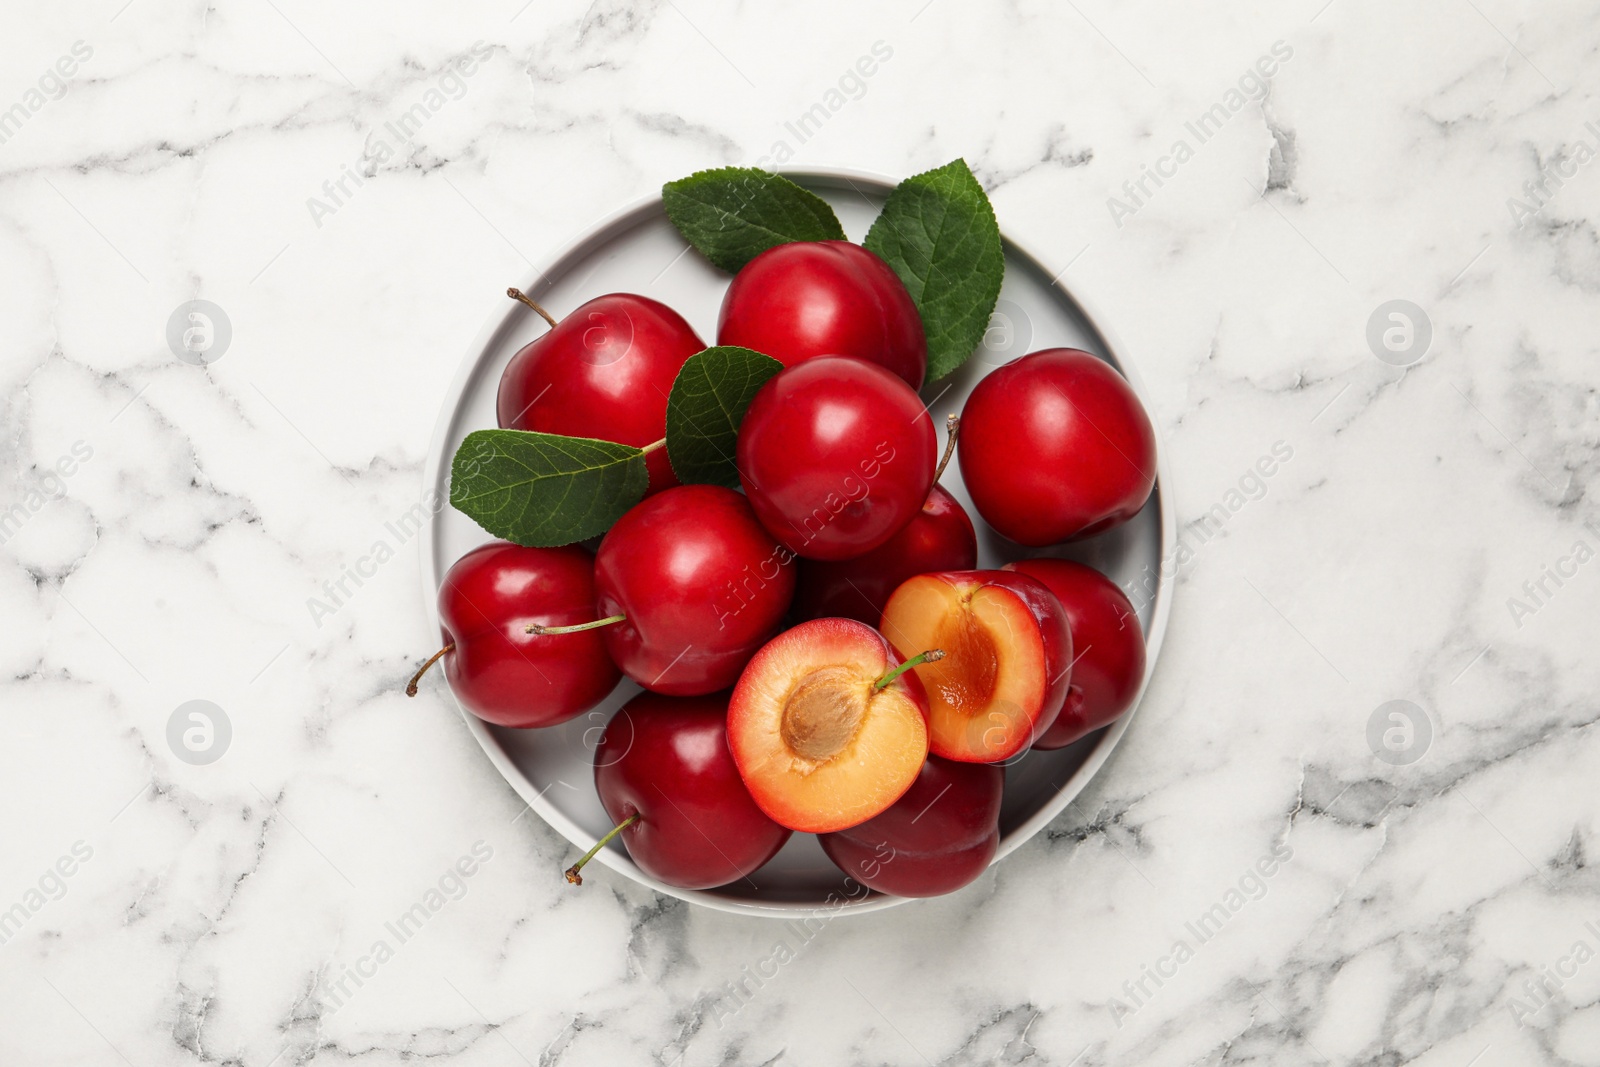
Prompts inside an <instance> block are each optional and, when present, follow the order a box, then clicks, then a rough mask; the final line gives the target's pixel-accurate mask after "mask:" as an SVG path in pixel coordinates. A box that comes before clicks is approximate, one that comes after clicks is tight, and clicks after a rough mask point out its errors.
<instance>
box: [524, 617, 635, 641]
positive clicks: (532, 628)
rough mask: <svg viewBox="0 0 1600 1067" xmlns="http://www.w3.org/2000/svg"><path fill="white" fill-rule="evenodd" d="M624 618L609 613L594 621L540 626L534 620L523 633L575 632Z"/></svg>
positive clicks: (608, 624) (595, 627) (609, 623)
mask: <svg viewBox="0 0 1600 1067" xmlns="http://www.w3.org/2000/svg"><path fill="white" fill-rule="evenodd" d="M626 618H627V616H626V615H609V616H607V617H606V618H604V619H596V620H594V622H575V623H573V624H572V625H571V626H540V625H539V624H538V623H536V622H530V623H529V624H528V625H527V628H526V629H524V630H523V633H530V634H539V635H541V636H544V635H551V634H575V633H578V632H579V631H581V630H594V629H598V628H599V627H601V626H610V625H611V624H612V623H614V622H621V621H622V620H623V619H626Z"/></svg>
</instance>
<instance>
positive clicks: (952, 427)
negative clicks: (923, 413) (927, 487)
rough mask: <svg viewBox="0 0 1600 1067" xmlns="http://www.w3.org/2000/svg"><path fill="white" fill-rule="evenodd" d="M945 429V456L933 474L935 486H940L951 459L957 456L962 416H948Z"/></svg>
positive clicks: (941, 458) (940, 459)
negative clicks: (957, 441)
mask: <svg viewBox="0 0 1600 1067" xmlns="http://www.w3.org/2000/svg"><path fill="white" fill-rule="evenodd" d="M944 428H945V432H946V434H947V436H946V437H945V441H944V455H943V456H941V457H940V458H939V469H938V470H936V471H934V472H933V484H935V485H938V484H939V479H940V478H943V477H944V469H945V468H946V467H948V466H950V457H951V456H953V455H955V454H956V437H957V436H958V435H959V434H960V432H961V416H960V415H956V414H953V413H952V414H950V415H946V416H945V419H944Z"/></svg>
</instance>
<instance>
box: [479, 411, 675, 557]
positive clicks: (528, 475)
mask: <svg viewBox="0 0 1600 1067" xmlns="http://www.w3.org/2000/svg"><path fill="white" fill-rule="evenodd" d="M649 481H650V478H649V475H648V473H646V471H645V464H644V452H643V451H641V450H640V449H637V448H634V447H633V446H632V445H619V444H617V443H616V442H614V441H595V440H592V439H590V438H587V437H562V436H561V435H560V434H553V433H534V432H533V431H531V430H474V431H473V432H472V433H469V434H467V439H466V440H465V441H462V442H461V447H460V448H458V449H456V454H455V458H454V459H453V460H451V461H450V503H451V504H453V505H454V506H455V507H456V509H457V510H458V511H460V512H462V513H463V514H465V515H466V516H467V517H468V518H470V519H472V520H473V521H474V522H476V523H477V524H478V525H479V526H482V527H483V528H484V529H485V530H488V531H489V532H490V533H492V534H494V535H495V536H496V537H502V538H504V539H505V540H507V541H513V542H515V543H517V544H519V545H532V546H536V547H540V548H550V547H554V546H557V545H570V544H572V543H573V542H575V541H582V540H585V539H586V538H590V537H595V536H598V535H599V534H603V533H605V532H606V531H607V530H609V529H611V526H612V524H613V523H615V522H616V521H617V520H618V519H620V518H622V514H623V512H625V511H627V510H628V509H629V508H631V507H633V505H635V504H637V503H638V502H639V501H640V500H642V499H643V498H644V491H645V487H646V486H647V485H648V484H649Z"/></svg>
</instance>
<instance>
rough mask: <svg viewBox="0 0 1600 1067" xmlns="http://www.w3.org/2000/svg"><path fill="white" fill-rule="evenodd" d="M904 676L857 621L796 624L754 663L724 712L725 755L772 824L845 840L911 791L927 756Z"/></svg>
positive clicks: (917, 700) (923, 712) (921, 703)
mask: <svg viewBox="0 0 1600 1067" xmlns="http://www.w3.org/2000/svg"><path fill="white" fill-rule="evenodd" d="M922 651H924V650H922V649H919V650H918V652H922ZM913 658H914V657H913ZM901 666H902V664H901V660H900V657H898V656H896V655H895V652H894V649H893V648H891V647H890V644H889V642H888V641H887V640H885V639H884V636H883V635H882V634H880V633H879V632H878V631H876V630H874V629H873V628H872V627H870V626H868V625H866V624H865V623H860V622H856V621H854V620H853V619H815V620H812V621H811V622H806V623H801V624H800V625H799V626H796V627H794V628H793V629H791V630H786V631H784V632H783V633H781V634H779V635H778V636H777V637H775V638H773V639H772V640H771V641H769V642H767V644H766V645H765V646H764V647H763V648H762V649H761V651H759V652H757V653H756V654H755V657H754V658H753V659H751V661H750V662H749V664H748V665H746V667H745V669H744V673H743V674H742V675H740V676H739V682H738V684H737V685H735V686H734V689H733V699H732V700H731V701H730V703H729V705H728V746H729V748H730V749H731V750H732V752H733V761H734V763H735V764H736V765H737V766H738V768H739V775H740V777H742V778H743V779H744V784H745V786H746V788H748V789H749V790H750V795H751V796H752V797H754V798H755V802H756V805H757V806H758V807H759V808H761V810H762V811H764V812H766V814H767V817H768V818H770V819H772V820H773V821H774V822H776V823H778V824H779V825H782V826H787V827H789V828H790V829H791V830H800V831H803V832H806V833H819V834H820V833H828V832H829V831H832V830H843V829H847V828H849V827H851V826H856V825H859V824H860V823H863V822H866V821H867V820H868V819H870V818H872V817H873V816H874V815H877V814H878V813H879V812H881V811H883V810H884V809H885V808H887V807H889V805H891V804H893V803H894V802H895V801H896V800H899V799H900V796H901V795H902V794H903V793H905V791H906V790H907V789H909V788H911V783H913V782H914V781H916V779H917V775H918V773H919V772H920V771H921V770H922V764H923V761H924V760H926V759H927V755H928V725H927V718H928V699H927V696H926V694H925V693H924V692H923V690H922V685H921V683H920V682H918V681H917V678H916V675H914V674H912V673H910V671H909V670H897V668H899V667H901Z"/></svg>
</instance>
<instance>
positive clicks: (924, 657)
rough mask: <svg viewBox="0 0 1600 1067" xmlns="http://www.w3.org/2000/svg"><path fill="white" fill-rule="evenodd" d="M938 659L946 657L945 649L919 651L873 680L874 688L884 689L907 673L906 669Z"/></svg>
mask: <svg viewBox="0 0 1600 1067" xmlns="http://www.w3.org/2000/svg"><path fill="white" fill-rule="evenodd" d="M936 659H944V649H942V648H930V649H928V651H926V652H919V653H918V654H917V655H915V656H912V657H911V658H910V659H908V660H906V661H905V662H904V663H902V664H900V666H898V667H896V668H895V669H894V670H892V671H890V672H889V673H888V674H886V675H884V676H883V677H882V678H879V679H878V680H877V681H876V682H873V683H872V688H873V689H875V690H876V689H882V688H883V687H884V686H886V685H888V684H889V683H890V682H892V681H894V680H895V679H896V678H898V677H900V676H901V675H902V674H904V673H906V671H909V670H910V669H911V668H912V667H920V666H921V665H922V664H924V663H932V662H933V661H934V660H936Z"/></svg>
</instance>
